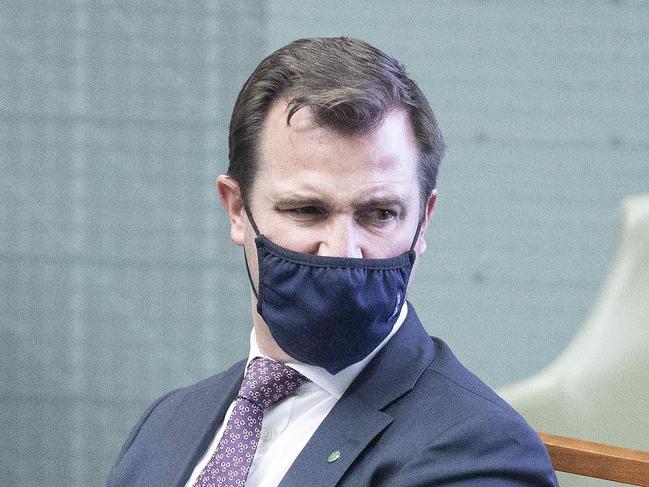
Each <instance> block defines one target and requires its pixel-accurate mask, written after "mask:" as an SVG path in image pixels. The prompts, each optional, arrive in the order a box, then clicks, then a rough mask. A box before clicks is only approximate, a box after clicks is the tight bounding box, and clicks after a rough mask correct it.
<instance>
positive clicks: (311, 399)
mask: <svg viewBox="0 0 649 487" xmlns="http://www.w3.org/2000/svg"><path fill="white" fill-rule="evenodd" d="M407 314H408V305H407V303H405V302H404V304H403V306H402V307H401V312H400V313H399V318H398V319H397V321H396V322H395V324H394V326H393V327H392V330H391V331H390V334H389V335H388V336H387V337H386V338H385V339H384V340H383V341H382V342H381V343H380V344H379V346H378V347H376V348H375V349H374V350H373V351H372V352H371V353H370V354H369V355H368V356H367V357H365V358H364V359H363V360H361V361H360V362H357V363H355V364H352V365H350V366H349V367H347V368H345V369H343V370H341V371H340V372H338V373H337V374H336V375H332V374H330V373H329V372H327V371H326V370H325V369H323V368H322V367H317V366H315V365H307V364H303V363H298V362H296V363H287V364H286V365H288V366H290V367H291V368H293V369H295V370H297V371H298V372H300V373H301V374H302V375H304V376H305V377H306V378H307V379H309V381H310V382H307V383H305V384H303V385H302V386H301V387H300V388H299V389H298V390H297V391H296V393H295V394H293V395H292V396H289V397H288V398H286V399H284V400H282V401H280V402H279V403H277V404H275V405H273V406H271V407H269V408H268V409H266V410H265V411H264V419H263V423H262V428H261V437H260V439H259V443H258V445H257V451H256V452H255V457H254V458H253V460H252V465H251V467H250V472H249V473H248V480H247V482H246V486H252V487H275V486H277V485H278V484H279V483H280V482H281V480H282V478H284V475H285V474H286V472H288V469H289V468H290V467H291V465H292V464H293V462H294V461H295V459H296V458H297V456H298V455H299V454H300V452H301V451H302V449H303V448H304V446H305V445H306V444H307V442H308V441H309V439H310V438H311V436H312V435H313V433H315V431H316V430H317V429H318V426H320V423H322V421H323V420H324V419H325V418H326V417H327V414H329V411H331V409H332V408H333V407H334V405H335V404H336V402H337V401H338V399H340V398H341V397H342V395H343V394H344V392H345V391H346V390H347V388H348V387H349V385H350V384H351V383H352V382H353V381H354V379H355V378H356V377H357V376H358V374H360V373H361V371H362V370H363V369H364V368H365V366H366V365H367V364H368V363H369V361H370V360H372V358H373V357H374V356H375V355H376V354H377V353H378V351H379V350H381V348H383V346H385V344H386V343H387V342H388V340H390V338H392V336H393V335H394V334H395V333H396V332H397V330H398V329H399V328H400V327H401V324H402V323H403V322H404V320H405V319H406V315H407ZM255 357H265V355H264V354H262V353H261V351H260V350H259V347H258V346H257V340H256V337H255V330H254V329H253V330H252V332H251V333H250V353H249V355H248V362H247V363H246V368H247V367H248V364H249V363H250V361H251V360H252V359H254V358H255ZM233 408H234V402H232V403H231V404H230V407H229V408H228V410H227V412H226V413H225V419H224V422H223V423H222V424H221V426H220V427H219V429H218V430H217V431H216V435H215V436H214V439H213V440H212V443H210V446H209V448H208V449H207V450H206V451H205V453H204V454H203V456H202V457H201V459H200V461H199V462H198V463H197V464H196V466H195V467H194V471H193V472H192V475H191V476H190V477H189V480H188V481H187V484H186V487H193V485H194V482H196V479H197V478H198V476H199V475H200V473H201V472H202V471H203V469H204V468H205V465H207V463H208V462H209V460H210V458H212V455H213V454H214V451H215V450H216V447H217V446H218V444H219V441H220V440H221V436H223V430H224V429H225V425H226V423H227V421H228V419H229V418H230V414H231V413H232V409H233Z"/></svg>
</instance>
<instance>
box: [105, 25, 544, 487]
mask: <svg viewBox="0 0 649 487" xmlns="http://www.w3.org/2000/svg"><path fill="white" fill-rule="evenodd" d="M229 143H230V167H229V169H228V175H227V176H219V178H218V180H217V187H218V192H219V196H220V198H221V201H222V203H223V206H224V207H225V210H226V211H227V212H228V215H229V218H230V235H231V238H232V240H233V242H234V243H236V244H237V245H240V246H242V247H243V248H244V256H245V263H246V268H247V269H248V273H249V278H250V283H251V290H252V292H251V302H252V321H253V331H252V333H251V339H250V342H251V344H250V353H249V357H248V360H247V361H242V362H239V363H237V364H235V365H234V366H232V367H231V368H230V369H229V370H227V371H225V372H223V373H222V374H219V375H216V376H214V377H211V378H209V379H206V380H205V381H203V382H200V383H198V384H195V385H193V386H191V387H189V388H185V389H180V390H177V391H173V392H171V393H169V394H167V395H165V396H163V397H162V398H160V399H159V400H158V401H156V402H155V403H154V404H153V405H152V406H151V407H150V408H149V409H148V411H147V412H146V413H145V414H144V416H143V417H142V418H141V419H140V421H139V422H138V424H137V425H136V426H135V428H134V429H133V431H132V433H131V435H130V436H129V438H128V439H127V441H126V443H125V445H124V447H123V448H122V451H121V453H120V455H119V458H118V460H117V463H116V464H115V466H114V467H113V470H112V471H111V474H110V477H109V480H108V484H109V485H111V486H121V485H179V486H184V485H187V486H193V485H198V486H205V485H219V486H220V485H244V484H245V485H254V486H274V485H282V486H320V485H322V486H324V485H348V486H365V485H395V486H420V485H462V486H485V485H494V486H495V485H498V486H502V485H520V486H522V485H533V486H545V485H556V480H555V477H554V474H553V472H552V468H551V466H550V463H549V460H548V457H547V454H546V452H545V449H544V447H543V445H542V444H541V443H540V442H539V440H538V438H537V437H536V435H535V434H534V432H533V431H532V430H531V429H530V428H529V426H528V425H527V424H526V423H525V421H524V420H523V419H521V417H520V416H518V415H517V414H516V413H515V412H514V411H513V410H512V409H511V408H510V407H509V406H508V405H507V404H506V403H505V402H504V401H502V400H501V399H500V398H499V397H498V396H497V395H496V394H494V393H493V392H492V391H491V390H490V389H489V388H488V387H487V386H486V385H484V384H483V383H482V382H480V381H479V380H478V379H477V378H476V377H475V376H473V375H472V374H471V373H470V372H468V371H467V370H466V369H465V368H464V367H463V366H462V365H461V364H460V363H459V362H458V361H457V359H456V358H455V357H454V356H453V354H452V353H451V352H450V350H449V349H448V347H447V346H446V345H445V344H444V343H443V342H442V341H441V340H439V339H437V338H431V337H429V336H427V334H426V332H425V331H424V328H423V327H422V325H421V323H420V322H419V320H418V318H417V315H416V314H415V311H414V309H413V308H412V307H411V306H410V305H409V304H407V303H406V301H405V294H406V291H407V287H408V284H409V282H410V281H411V280H412V277H413V275H414V265H415V264H416V263H417V262H418V261H419V258H420V257H421V255H422V254H423V252H424V251H425V249H426V242H425V239H424V235H425V230H426V227H427V225H428V222H429V220H430V217H431V214H432V211H433V207H434V205H435V201H436V198H437V190H436V185H435V179H436V174H437V167H438V165H439V162H440V159H441V157H442V154H443V141H442V137H441V134H440V132H439V129H438V127H437V124H436V121H435V118H434V116H433V113H432V110H431V109H430V106H429V105H428V102H427V101H426V99H425V97H424V96H423V94H422V93H421V91H420V90H419V88H418V87H417V85H416V84H415V83H414V82H413V81H412V80H410V79H409V78H408V77H407V76H406V73H405V71H404V70H403V67H402V66H401V65H399V63H398V62H397V61H395V60H394V59H392V58H391V57H389V56H387V55H386V54H384V53H382V52H381V51H379V50H377V49H375V48H374V47H372V46H370V45H368V44H366V43H364V42H362V41H358V40H354V39H348V38H328V39H303V40H299V41H296V42H293V43H291V44H289V45H288V46H286V47H285V48H283V49H280V50H279V51H277V52H275V53H273V54H272V55H270V56H269V57H268V58H266V59H265V60H263V61H262V62H261V64H260V65H259V66H258V67H257V69H256V70H255V72H254V73H253V74H252V76H251V77H250V78H249V79H248V81H247V82H246V83H245V85H244V87H243V89H242V90H241V93H240V94H239V97H238V99H237V102H236V105H235V108H234V112H233V115H232V120H231V124H230V140H229ZM244 374H245V375H244Z"/></svg>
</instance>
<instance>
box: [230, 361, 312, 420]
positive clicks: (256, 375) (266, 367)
mask: <svg viewBox="0 0 649 487" xmlns="http://www.w3.org/2000/svg"><path fill="white" fill-rule="evenodd" d="M307 381H308V379H307V378H306V377H304V376H303V375H302V374H300V373H299V372H298V371H296V370H293V369H292V368H290V367H287V366H286V365H284V364H281V363H279V362H275V361H274V360H270V359H267V358H263V357H258V358H255V359H253V360H252V361H251V362H250V364H249V365H248V371H247V372H246V376H245V377H244V378H243V383H242V384H241V388H240V389H239V397H241V398H244V399H247V400H248V401H250V402H253V403H255V404H256V405H258V406H259V407H261V408H262V409H266V408H269V407H270V406H272V405H273V404H275V403H277V402H279V401H281V400H282V399H284V398H286V397H288V396H290V395H291V394H293V393H294V392H295V391H296V389H297V388H298V387H300V386H301V385H302V384H304V383H305V382H307Z"/></svg>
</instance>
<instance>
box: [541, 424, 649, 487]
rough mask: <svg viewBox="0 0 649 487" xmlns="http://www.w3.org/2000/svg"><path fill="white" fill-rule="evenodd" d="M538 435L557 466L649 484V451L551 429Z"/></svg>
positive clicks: (555, 466)
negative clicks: (552, 432)
mask: <svg viewBox="0 0 649 487" xmlns="http://www.w3.org/2000/svg"><path fill="white" fill-rule="evenodd" d="M538 435H539V437H540V438H541V441H543V444H544V445H545V447H546V448H547V450H548V453H549V455H550V459H551V460H552V465H553V467H554V469H555V470H558V471H560V472H567V473H574V474H577V475H585V476H587V477H595V478H598V479H606V480H613V481H616V482H623V483H626V484H631V485H642V486H645V487H649V452H646V451H640V450H631V449H629V448H621V447H619V446H612V445H605V444H603V443H594V442H591V441H583V440H578V439H576V438H568V437H565V436H556V435H550V434H547V433H539V434H538Z"/></svg>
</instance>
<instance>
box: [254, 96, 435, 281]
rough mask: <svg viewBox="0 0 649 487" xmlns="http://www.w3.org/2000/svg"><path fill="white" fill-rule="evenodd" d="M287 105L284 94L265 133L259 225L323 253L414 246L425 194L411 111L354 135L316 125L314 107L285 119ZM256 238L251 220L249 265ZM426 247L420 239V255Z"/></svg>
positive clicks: (288, 242)
mask: <svg viewBox="0 0 649 487" xmlns="http://www.w3.org/2000/svg"><path fill="white" fill-rule="evenodd" d="M286 108H287V104H286V102H285V101H283V100H280V101H278V102H276V103H275V104H274V105H273V106H272V107H271V110H270V111H269V114H268V116H267V119H266V121H265V123H264V126H263V130H262V134H261V140H260V146H259V162H258V171H257V174H256V177H255V182H254V185H253V187H252V189H251V191H250V194H249V201H250V210H251V212H252V215H253V217H254V219H255V221H256V223H257V225H258V227H259V231H260V232H261V233H263V234H264V235H265V236H266V237H268V238H269V239H270V240H271V241H272V242H274V243H276V244H278V245H280V246H282V247H285V248H288V249H291V250H294V251H297V252H304V253H311V254H316V255H322V256H335V257H364V258H372V259H376V258H384V257H394V256H396V255H399V254H401V253H402V252H404V251H405V250H408V248H409V247H410V244H411V242H412V240H413V237H414V235H415V231H416V229H417V223H418V221H419V218H420V215H419V197H420V196H419V183H418V178H417V161H418V150H417V144H416V141H415V139H414V135H413V133H412V128H411V126H410V123H409V120H408V116H407V114H406V113H405V112H404V111H402V110H394V111H393V112H391V113H390V114H389V115H388V116H387V117H386V119H385V121H384V122H383V124H382V125H381V126H380V127H379V128H378V129H377V130H375V131H374V132H373V133H370V134H366V135H360V136H349V137H348V136H344V135H341V134H340V133H337V132H335V131H333V130H331V129H327V128H323V127H319V126H317V125H316V124H315V122H314V120H313V117H312V115H311V112H310V110H309V109H308V108H305V109H301V110H299V111H298V112H297V113H295V115H294V116H293V117H292V118H291V124H290V125H287V123H286V113H287V112H286ZM429 206H430V207H431V208H432V203H431V204H430V205H429ZM254 237H255V235H254V232H253V231H252V228H251V227H250V225H245V228H244V239H243V243H244V244H245V246H246V249H247V251H248V252H249V253H248V256H249V262H250V263H251V264H252V263H253V262H254V264H256V255H255V247H254V242H253V241H254ZM424 248H425V243H424V241H423V239H420V240H418V242H417V245H416V250H417V251H418V253H421V252H423V250H424ZM251 257H253V258H251ZM251 267H252V266H251ZM255 267H256V266H255ZM251 270H253V269H251ZM254 271H255V272H254V274H253V277H255V278H256V268H255V269H254ZM255 280H256V279H255Z"/></svg>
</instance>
